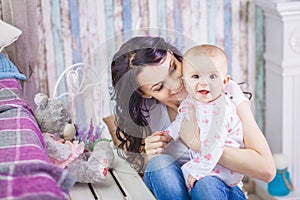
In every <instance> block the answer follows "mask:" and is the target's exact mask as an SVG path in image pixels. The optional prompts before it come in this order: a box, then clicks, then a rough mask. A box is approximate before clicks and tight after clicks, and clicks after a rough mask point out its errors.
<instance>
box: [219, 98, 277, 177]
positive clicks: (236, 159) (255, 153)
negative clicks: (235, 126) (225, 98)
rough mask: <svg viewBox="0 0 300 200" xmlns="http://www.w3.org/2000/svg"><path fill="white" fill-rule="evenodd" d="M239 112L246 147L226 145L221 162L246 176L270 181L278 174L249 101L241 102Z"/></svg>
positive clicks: (238, 107)
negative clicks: (237, 147) (239, 147)
mask: <svg viewBox="0 0 300 200" xmlns="http://www.w3.org/2000/svg"><path fill="white" fill-rule="evenodd" d="M237 113H238V115H239V117H240V119H241V121H242V124H243V134H244V143H245V149H234V148H230V147H225V149H224V152H223V155H222V157H221V159H220V160H219V164H221V165H223V166H224V167H226V168H229V169H231V170H233V171H237V172H239V173H242V174H244V175H246V176H249V177H253V178H257V179H260V180H262V181H265V182H270V181H271V180H273V178H274V176H275V174H276V168H275V164H274V161H273V158H272V154H271V151H270V148H269V145H268V143H267V141H266V139H265V137H264V135H263V133H262V132H261V130H260V128H259V127H258V125H257V123H256V121H255V118H254V116H253V114H252V111H251V109H250V105H249V103H248V102H246V101H244V102H242V103H240V104H239V105H238V106H237Z"/></svg>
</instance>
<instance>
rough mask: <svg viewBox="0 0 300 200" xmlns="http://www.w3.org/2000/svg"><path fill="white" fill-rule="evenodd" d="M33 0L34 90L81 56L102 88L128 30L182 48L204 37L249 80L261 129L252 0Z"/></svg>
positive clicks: (48, 86)
mask: <svg viewBox="0 0 300 200" xmlns="http://www.w3.org/2000/svg"><path fill="white" fill-rule="evenodd" d="M37 2H38V4H37V7H38V9H36V10H37V14H38V34H39V36H38V37H39V38H38V41H39V52H38V55H39V56H38V69H37V71H36V72H35V73H34V76H36V77H35V79H36V83H37V87H38V88H39V90H40V91H43V92H48V93H49V94H50V95H52V93H53V88H54V84H55V82H56V80H57V78H58V76H59V75H60V73H61V72H62V71H63V70H64V69H65V68H66V67H67V66H70V65H72V64H74V63H76V62H80V61H83V62H87V63H89V64H90V65H93V66H95V67H96V69H97V71H99V73H100V74H101V79H103V82H104V83H105V84H104V85H103V87H104V90H105V94H108V92H109V91H108V87H111V77H110V68H109V64H110V61H111V58H112V55H113V54H114V53H115V51H116V49H117V48H119V46H120V45H121V44H122V43H123V42H124V41H125V40H127V39H129V38H130V37H132V36H135V35H141V34H144V35H147V34H148V35H151V36H156V35H160V36H163V37H165V38H167V39H169V40H170V41H171V42H172V43H173V44H175V45H176V46H177V47H178V48H179V49H180V50H182V51H185V50H186V48H187V47H189V46H191V45H195V44H199V43H211V44H216V45H218V46H220V47H222V48H223V49H225V51H226V53H227V54H228V56H229V66H230V68H229V73H230V74H231V75H232V78H233V79H234V80H236V81H237V82H247V83H248V84H249V87H248V88H245V90H247V91H249V90H250V91H251V92H252V93H253V94H254V99H255V104H253V105H254V106H258V107H257V108H256V109H255V111H256V113H257V116H256V117H257V118H258V119H259V121H260V126H261V127H263V123H264V122H263V118H264V116H263V112H264V110H263V109H264V105H263V99H264V96H263V95H264V82H263V81H264V77H263V65H264V63H263V57H262V55H263V52H264V47H263V41H264V38H263V37H262V33H263V32H262V31H263V24H262V23H263V21H262V20H263V19H262V17H261V15H262V14H259V13H256V11H257V10H256V9H255V3H254V1H253V0H241V1H231V0H201V1H200V0H168V1H160V0H143V1H139V0H101V1H97V0H68V1H64V0H52V1H42V0H37ZM6 12H7V11H6ZM255 13H256V14H255ZM0 17H1V18H3V0H0ZM166 30H168V32H166ZM174 33H177V34H174ZM256 37H258V38H256ZM46 75H47V76H48V77H46ZM60 90H63V88H61V89H60ZM107 101H108V100H107ZM107 101H106V102H105V104H106V105H107ZM106 113H108V111H107V112H106Z"/></svg>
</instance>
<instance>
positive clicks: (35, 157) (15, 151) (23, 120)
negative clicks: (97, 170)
mask: <svg viewBox="0 0 300 200" xmlns="http://www.w3.org/2000/svg"><path fill="white" fill-rule="evenodd" d="M74 183H75V177H73V176H72V175H70V174H69V172H68V171H67V170H63V169H61V168H58V167H56V166H54V165H52V164H50V162H49V160H48V157H47V155H46V150H45V144H44V142H43V139H42V135H41V131H40V129H39V127H38V125H37V122H36V120H35V118H34V115H33V112H32V110H31V108H30V106H29V105H28V104H27V102H26V101H25V100H24V99H23V98H22V90H21V87H20V84H19V82H18V80H16V79H13V78H10V79H2V80H0V199H20V200H21V199H22V200H23V199H30V200H35V199H47V200H51V199H67V198H68V193H69V191H70V190H71V188H72V186H73V185H74Z"/></svg>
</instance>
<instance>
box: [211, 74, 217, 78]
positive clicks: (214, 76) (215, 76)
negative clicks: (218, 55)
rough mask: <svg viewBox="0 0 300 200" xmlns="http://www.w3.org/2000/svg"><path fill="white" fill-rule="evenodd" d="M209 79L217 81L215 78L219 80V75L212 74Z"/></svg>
mask: <svg viewBox="0 0 300 200" xmlns="http://www.w3.org/2000/svg"><path fill="white" fill-rule="evenodd" d="M209 78H210V79H215V78H218V75H217V74H211V75H209Z"/></svg>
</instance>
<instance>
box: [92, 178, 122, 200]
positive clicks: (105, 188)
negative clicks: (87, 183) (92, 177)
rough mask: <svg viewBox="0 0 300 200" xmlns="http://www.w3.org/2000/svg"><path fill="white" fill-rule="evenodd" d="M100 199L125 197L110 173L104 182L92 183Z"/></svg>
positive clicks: (108, 199)
mask: <svg viewBox="0 0 300 200" xmlns="http://www.w3.org/2000/svg"><path fill="white" fill-rule="evenodd" d="M92 186H93V189H94V191H95V193H96V196H97V197H98V199H104V200H106V199H107V200H110V199H116V200H117V199H125V198H124V196H123V195H122V193H121V191H120V189H119V188H118V186H117V184H116V183H115V181H114V179H113V177H112V176H111V174H110V173H108V174H107V179H106V180H105V181H104V182H102V183H95V184H92Z"/></svg>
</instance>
